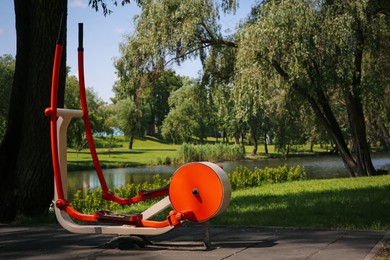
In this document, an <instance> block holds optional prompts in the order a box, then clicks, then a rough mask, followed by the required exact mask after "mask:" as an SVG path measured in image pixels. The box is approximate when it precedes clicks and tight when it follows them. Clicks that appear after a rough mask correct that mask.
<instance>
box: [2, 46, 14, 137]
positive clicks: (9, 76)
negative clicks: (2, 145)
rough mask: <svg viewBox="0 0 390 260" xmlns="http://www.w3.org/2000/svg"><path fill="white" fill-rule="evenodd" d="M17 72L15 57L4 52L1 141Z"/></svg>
mask: <svg viewBox="0 0 390 260" xmlns="http://www.w3.org/2000/svg"><path fill="white" fill-rule="evenodd" d="M14 72H15V58H14V57H12V55H9V54H4V55H3V56H1V57H0V86H1V88H0V141H1V140H2V139H3V136H4V134H5V130H6V128H7V117H8V107H9V99H10V95H11V89H12V82H13V77H14Z"/></svg>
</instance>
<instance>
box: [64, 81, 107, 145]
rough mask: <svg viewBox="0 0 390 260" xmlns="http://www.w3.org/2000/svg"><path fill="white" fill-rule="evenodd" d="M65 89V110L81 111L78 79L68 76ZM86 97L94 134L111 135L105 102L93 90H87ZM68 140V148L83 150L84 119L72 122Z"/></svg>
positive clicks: (84, 140)
mask: <svg viewBox="0 0 390 260" xmlns="http://www.w3.org/2000/svg"><path fill="white" fill-rule="evenodd" d="M65 88H66V91H65V101H64V102H65V105H64V106H65V108H69V109H81V107H80V94H79V82H78V79H77V77H76V76H68V77H67V78H66V87H65ZM86 95H87V105H88V112H89V119H90V122H91V128H92V131H94V133H109V132H110V131H111V129H110V128H108V127H106V124H105V120H106V115H107V112H106V110H105V104H104V101H103V100H102V99H100V98H99V97H98V95H97V93H96V92H94V91H93V89H92V88H87V89H86ZM67 138H68V140H67V142H68V146H69V147H72V148H76V149H77V150H81V149H82V148H83V147H84V146H85V145H86V137H85V128H84V122H83V120H82V119H77V118H75V119H73V120H72V121H71V122H70V124H69V127H68V135H67Z"/></svg>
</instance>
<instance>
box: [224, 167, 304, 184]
mask: <svg viewBox="0 0 390 260" xmlns="http://www.w3.org/2000/svg"><path fill="white" fill-rule="evenodd" d="M305 178H306V173H305V169H304V167H301V166H296V167H288V166H287V165H285V166H279V167H277V168H268V167H265V168H264V169H259V168H255V169H254V170H253V171H251V170H249V169H248V168H247V167H242V166H241V167H237V168H236V170H235V171H234V172H233V173H231V174H229V179H230V183H231V185H232V189H233V190H239V189H244V188H248V187H257V186H261V185H262V184H265V183H282V182H287V181H299V180H304V179H305Z"/></svg>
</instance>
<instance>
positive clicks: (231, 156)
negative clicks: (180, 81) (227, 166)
mask: <svg viewBox="0 0 390 260" xmlns="http://www.w3.org/2000/svg"><path fill="white" fill-rule="evenodd" d="M177 153H178V159H179V161H180V162H182V163H186V162H193V161H197V162H198V161H212V162H221V161H232V160H240V159H243V158H244V156H245V154H244V152H243V150H242V149H241V147H240V146H239V145H227V144H221V143H219V144H200V145H193V144H188V143H183V144H182V145H181V146H180V147H179V149H178V151H177Z"/></svg>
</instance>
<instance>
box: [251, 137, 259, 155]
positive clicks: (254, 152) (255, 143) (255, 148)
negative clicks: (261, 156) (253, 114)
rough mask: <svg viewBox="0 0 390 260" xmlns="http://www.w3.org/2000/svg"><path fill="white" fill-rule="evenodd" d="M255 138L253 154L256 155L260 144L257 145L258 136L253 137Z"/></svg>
mask: <svg viewBox="0 0 390 260" xmlns="http://www.w3.org/2000/svg"><path fill="white" fill-rule="evenodd" d="M252 138H253V150H252V154H253V155H255V154H256V153H257V146H258V143H257V137H256V136H252Z"/></svg>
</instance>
